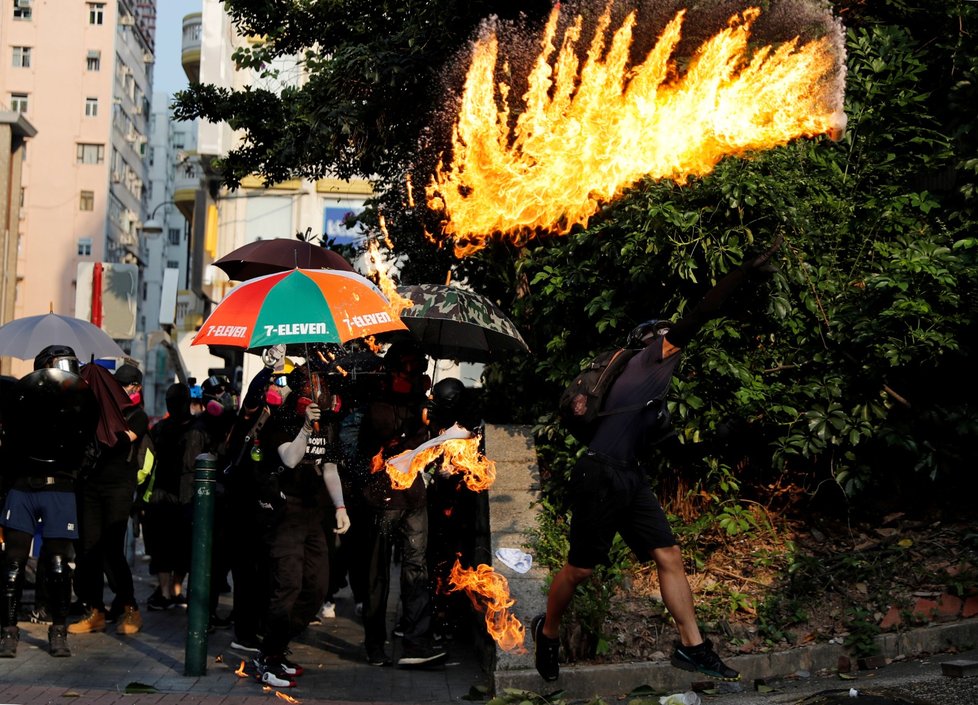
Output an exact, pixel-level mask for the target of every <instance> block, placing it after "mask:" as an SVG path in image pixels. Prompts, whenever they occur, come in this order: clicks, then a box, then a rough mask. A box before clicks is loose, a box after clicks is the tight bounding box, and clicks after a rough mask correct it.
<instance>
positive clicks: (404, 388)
mask: <svg viewBox="0 0 978 705" xmlns="http://www.w3.org/2000/svg"><path fill="white" fill-rule="evenodd" d="M413 387H414V385H412V384H411V379H410V378H409V377H408V376H407V375H403V374H400V373H395V374H394V376H393V379H391V391H392V392H394V394H410V393H411V389H412V388H413Z"/></svg>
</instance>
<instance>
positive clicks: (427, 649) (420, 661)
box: [397, 643, 448, 666]
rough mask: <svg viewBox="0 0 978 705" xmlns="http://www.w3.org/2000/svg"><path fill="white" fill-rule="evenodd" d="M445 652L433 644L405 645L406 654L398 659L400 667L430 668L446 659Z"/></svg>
mask: <svg viewBox="0 0 978 705" xmlns="http://www.w3.org/2000/svg"><path fill="white" fill-rule="evenodd" d="M447 655H448V654H446V653H445V650H444V649H442V648H440V647H438V646H433V645H431V644H426V643H421V644H405V645H404V653H403V654H402V655H401V658H399V659H397V665H398V666H428V665H431V664H433V663H437V662H438V661H441V660H442V659H444V658H445V657H446V656H447Z"/></svg>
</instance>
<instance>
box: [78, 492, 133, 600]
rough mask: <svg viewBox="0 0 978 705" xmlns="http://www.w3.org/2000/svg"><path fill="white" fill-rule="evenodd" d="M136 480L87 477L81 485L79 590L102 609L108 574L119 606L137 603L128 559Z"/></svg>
mask: <svg viewBox="0 0 978 705" xmlns="http://www.w3.org/2000/svg"><path fill="white" fill-rule="evenodd" d="M135 490H136V484H135V478H133V481H132V482H120V483H101V482H92V481H91V480H89V481H83V482H81V483H80V485H79V487H78V491H77V493H76V496H77V497H78V555H77V556H76V559H75V560H76V565H75V593H76V594H77V595H78V598H79V599H80V600H81V601H82V602H83V603H84V604H85V605H87V606H89V607H94V608H96V609H99V610H101V609H102V608H103V607H104V603H103V596H102V593H103V591H104V589H105V575H106V574H108V575H109V576H110V585H111V586H112V589H113V590H115V599H114V600H113V601H112V604H113V606H115V607H116V608H120V609H121V608H122V607H127V606H130V607H135V606H136V597H135V594H134V591H133V584H132V570H130V568H129V561H128V560H127V559H126V529H127V528H128V526H129V517H130V515H131V513H132V505H133V493H134V492H135Z"/></svg>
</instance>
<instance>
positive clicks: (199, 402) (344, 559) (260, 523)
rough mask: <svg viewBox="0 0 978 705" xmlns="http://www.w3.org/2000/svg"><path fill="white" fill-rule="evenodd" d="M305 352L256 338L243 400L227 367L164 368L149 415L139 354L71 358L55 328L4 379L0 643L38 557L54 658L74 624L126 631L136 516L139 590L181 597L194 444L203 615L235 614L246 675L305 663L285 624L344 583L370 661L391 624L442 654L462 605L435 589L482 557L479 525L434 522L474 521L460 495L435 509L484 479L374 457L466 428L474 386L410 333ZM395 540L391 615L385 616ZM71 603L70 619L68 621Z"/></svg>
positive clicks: (132, 626)
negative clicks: (155, 411) (377, 348)
mask: <svg viewBox="0 0 978 705" xmlns="http://www.w3.org/2000/svg"><path fill="white" fill-rule="evenodd" d="M305 352H306V353H307V357H305V358H304V362H302V364H297V360H298V358H297V359H296V360H293V359H290V358H288V357H286V356H285V348H284V347H283V346H276V347H273V348H267V349H266V350H265V351H264V353H263V355H262V360H263V362H264V367H263V369H262V370H261V371H260V372H259V373H258V374H257V375H256V376H255V377H254V379H252V380H251V381H250V384H249V385H248V389H247V390H246V393H245V394H244V395H243V396H242V398H241V401H240V404H239V403H237V399H236V397H235V395H234V390H232V388H231V385H230V383H229V382H228V380H226V379H224V378H220V377H211V378H208V380H206V381H205V382H204V383H203V384H202V385H200V386H199V387H191V386H189V385H187V384H182V383H177V384H173V385H171V386H170V387H169V389H167V391H166V415H165V416H164V417H163V418H162V419H160V420H159V421H157V422H156V423H155V424H153V425H152V426H151V425H150V422H149V419H148V417H147V415H146V413H145V411H144V409H143V404H142V400H141V387H142V381H143V379H142V374H141V372H140V370H139V369H138V368H137V367H136V366H134V365H132V364H123V365H121V366H120V367H118V369H116V371H115V372H114V374H113V373H111V372H109V371H108V370H107V369H105V368H103V367H99V365H98V364H96V363H91V364H88V365H84V366H81V365H79V362H78V360H77V358H76V356H75V354H74V351H73V350H72V349H71V348H68V347H66V346H50V347H49V348H46V349H45V350H44V351H42V352H41V353H40V354H39V355H38V356H37V358H36V359H35V362H34V368H35V370H34V372H32V373H30V374H29V375H26V376H25V377H24V378H22V379H20V380H17V379H13V378H4V379H3V384H2V386H0V431H2V435H0V454H2V457H0V479H2V483H0V499H2V501H3V514H2V515H0V530H2V532H3V534H2V538H3V542H4V551H3V553H2V558H0V578H2V580H3V585H2V593H0V600H2V603H0V608H2V609H0V620H2V621H0V628H2V631H0V657H3V658H12V657H15V656H16V653H17V645H18V641H19V628H18V626H17V624H18V620H19V619H21V618H22V616H21V605H20V603H21V599H22V593H23V589H24V583H25V579H26V577H27V573H28V568H29V567H30V566H31V564H33V565H34V566H35V571H36V576H35V608H34V611H33V612H32V613H31V618H32V620H33V621H50V623H51V626H50V628H49V651H50V653H51V655H52V656H61V657H64V656H70V655H71V650H70V648H69V646H68V635H69V634H72V635H81V634H86V633H92V632H100V631H104V630H105V629H106V628H107V625H108V624H114V625H115V630H116V632H117V633H119V634H122V635H133V634H137V633H138V632H139V631H140V630H141V629H142V626H143V620H142V616H141V614H140V605H138V604H137V601H136V598H135V592H134V588H133V576H132V573H131V569H130V565H129V561H128V560H127V542H128V541H129V539H130V537H131V536H132V534H133V532H134V530H135V531H141V533H142V537H143V540H144V545H145V549H146V554H147V556H148V558H149V566H148V569H149V573H150V574H151V576H153V577H154V578H155V580H156V587H155V590H154V591H153V593H152V594H151V595H150V596H149V598H148V600H147V601H146V602H145V603H144V605H143V606H144V607H145V608H146V609H149V610H169V609H173V608H179V607H185V606H186V604H187V601H186V597H185V587H186V586H187V585H189V583H190V582H191V581H192V580H193V577H194V576H193V575H191V574H190V569H191V564H190V552H191V542H192V522H193V490H194V488H193V479H194V469H195V466H196V463H197V462H198V457H199V456H201V455H202V454H210V456H211V457H213V458H214V459H215V461H216V467H217V468H218V473H217V474H218V489H217V491H216V493H215V512H214V517H213V524H212V526H211V527H210V530H211V531H212V536H213V552H212V561H213V564H212V570H211V576H212V584H211V585H210V586H209V588H210V589H209V594H210V596H211V604H210V612H211V614H210V620H211V621H210V627H211V629H212V630H213V629H215V628H222V627H233V629H234V632H233V639H232V641H231V648H232V649H237V650H241V651H246V652H251V653H252V654H253V664H254V666H255V670H256V675H257V677H258V678H259V680H261V681H262V682H263V683H265V684H267V685H271V686H273V687H289V686H292V685H295V682H296V681H295V679H296V677H297V676H299V675H301V674H302V667H301V666H300V665H299V664H296V663H294V662H293V661H291V660H290V659H289V658H288V656H289V653H290V651H289V644H290V642H291V640H292V639H293V638H295V637H296V636H297V635H298V634H299V633H300V632H301V631H302V630H304V629H305V628H306V627H307V626H308V625H309V624H310V623H315V622H317V621H321V620H323V619H328V618H330V617H333V616H335V606H334V604H333V602H334V600H335V593H336V592H338V591H339V590H340V589H341V588H342V587H344V586H345V585H347V584H348V585H349V586H350V590H351V592H352V595H353V599H354V601H355V603H356V608H355V609H356V614H357V616H361V617H362V619H363V624H364V643H365V650H366V657H367V661H368V663H370V664H371V665H375V666H385V665H391V664H392V663H394V661H393V660H392V658H391V657H390V656H389V655H388V650H387V648H386V645H387V644H389V643H391V642H390V635H391V628H392V627H393V635H394V636H395V637H397V638H400V639H401V640H402V645H401V648H400V649H399V657H398V659H397V661H396V663H397V665H398V666H401V667H411V666H419V665H428V664H434V663H438V662H440V661H442V660H444V659H445V657H446V651H445V648H444V642H445V639H444V636H445V633H446V630H450V629H451V628H452V624H453V620H457V619H458V615H457V614H454V613H453V610H454V608H453V607H452V606H451V605H450V604H449V603H448V602H447V601H446V598H445V596H444V594H443V593H444V592H445V591H444V589H443V587H444V584H445V583H446V582H447V572H448V569H449V568H450V563H451V562H453V561H454V559H455V558H456V557H460V558H461V559H463V560H464V561H467V562H469V563H471V562H472V561H473V560H475V555H474V554H475V551H476V549H475V548H474V547H475V546H476V545H477V543H478V542H477V541H475V540H474V534H475V532H477V531H479V530H483V531H485V532H486V533H487V527H482V529H479V528H478V527H473V526H468V525H466V526H464V527H462V526H456V525H454V524H452V525H447V524H446V522H449V524H451V522H452V521H455V522H458V521H463V522H471V521H472V514H473V513H472V512H469V511H466V512H457V513H454V516H455V517H456V519H454V520H452V519H450V517H452V516H453V513H452V512H451V511H447V512H446V511H445V509H446V507H447V506H448V505H451V504H452V503H453V502H467V503H477V502H480V501H484V500H485V493H484V492H483V493H473V492H470V491H468V490H467V489H466V488H465V486H464V484H462V483H460V482H459V481H458V478H451V477H447V476H442V477H437V476H436V475H435V474H433V473H421V474H419V475H418V476H417V478H416V479H415V481H414V484H412V485H411V486H410V487H409V488H407V489H406V490H398V489H394V488H393V487H392V485H391V483H390V481H389V478H388V476H387V474H386V473H384V472H372V471H371V463H372V461H373V459H374V458H375V457H377V456H378V455H379V456H381V457H383V458H389V457H391V456H394V455H396V454H398V453H401V452H404V451H406V450H410V449H413V448H415V447H417V446H418V445H419V444H421V443H423V442H425V441H427V440H429V439H431V438H432V437H434V436H436V435H437V434H438V433H439V432H441V431H443V430H444V429H446V428H448V427H449V426H451V425H452V424H455V423H457V422H461V423H462V424H463V425H465V426H466V428H468V429H469V430H470V431H472V432H475V431H478V427H479V424H480V421H479V418H478V414H477V413H474V412H473V411H472V404H471V398H470V396H468V394H467V393H468V392H469V391H470V390H467V389H465V388H464V386H463V385H462V384H461V382H459V381H458V380H455V379H449V380H443V381H442V382H439V384H437V385H435V386H434V388H433V389H432V388H431V383H430V379H429V377H428V376H427V374H426V370H427V367H428V360H427V358H426V357H425V356H424V354H423V353H422V351H421V349H420V348H419V347H418V346H417V345H416V344H415V343H413V342H408V341H399V342H395V343H393V344H391V345H390V346H389V348H388V350H387V352H386V354H384V355H383V356H380V355H377V354H374V353H372V352H370V351H369V350H366V349H364V350H357V351H355V353H351V352H350V351H349V350H345V349H342V348H339V347H338V346H311V347H310V349H309V350H307V351H305ZM338 355H339V356H340V357H339V358H337V356H338ZM345 355H353V357H351V358H350V359H348V360H344V358H343V356H345ZM344 365H346V366H347V367H353V368H354V369H353V370H352V371H348V370H346V369H344V368H343V366H344ZM95 368H98V369H95ZM39 419H45V420H46V423H44V424H43V426H42V425H41V424H39V423H38V420H39ZM147 456H148V457H147ZM429 485H430V487H429ZM478 495H481V498H479V497H477V496H478ZM429 505H430V506H429ZM472 506H475V504H472ZM429 512H431V516H432V518H431V519H429ZM460 517H464V518H463V519H460ZM460 529H461V531H460ZM460 536H464V537H467V538H464V539H460ZM460 541H461V542H460ZM256 549H257V550H256ZM32 556H36V560H35V561H32V560H31V557H32ZM395 557H396V559H397V560H398V561H399V563H400V565H399V574H400V604H399V606H398V607H399V609H397V610H396V611H397V612H398V613H399V620H398V621H397V623H396V626H395V625H392V624H389V623H388V619H387V615H388V597H389V593H390V583H391V568H392V559H393V558H395ZM72 567H73V571H72ZM229 576H230V584H231V585H232V586H233V588H232V611H231V613H230V614H228V615H225V616H222V615H220V614H219V613H218V609H217V607H218V597H219V595H220V594H221V593H222V592H226V591H227V589H228V587H229V586H228V577H229ZM106 585H107V586H108V588H109V591H110V592H111V593H112V600H111V602H110V603H108V605H109V606H106V602H107V601H106V599H105V597H104V594H105V587H106ZM72 593H74V595H75V598H76V599H75V601H74V602H72ZM73 607H74V608H75V609H74V610H73V609H72V608H73ZM464 607H465V605H463V606H462V609H464ZM72 612H75V613H76V614H77V616H78V619H77V620H76V621H73V622H72V623H70V624H69V623H68V621H69V616H70V614H71V613H72ZM73 638H74V637H73Z"/></svg>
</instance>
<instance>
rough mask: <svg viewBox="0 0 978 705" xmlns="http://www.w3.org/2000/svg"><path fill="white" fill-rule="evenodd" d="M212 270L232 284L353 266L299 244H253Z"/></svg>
mask: <svg viewBox="0 0 978 705" xmlns="http://www.w3.org/2000/svg"><path fill="white" fill-rule="evenodd" d="M214 266H215V267H217V268H218V269H220V270H222V271H223V272H224V273H225V274H227V275H228V278H229V279H233V280H234V281H246V280H248V279H254V278H255V277H260V276H263V275H265V274H275V273H276V272H287V271H288V270H290V269H296V268H297V267H298V268H300V269H340V270H343V271H346V272H352V271H354V270H353V266H352V265H351V264H350V263H349V262H347V261H346V260H345V259H343V256H342V255H340V254H339V253H337V252H334V251H333V250H329V249H327V248H325V247H320V246H319V245H314V244H312V243H311V242H305V241H303V240H295V239H291V240H290V239H286V238H275V239H272V240H256V241H255V242H250V243H248V244H247V245H245V246H243V247H239V248H238V249H236V250H233V251H232V252H229V253H228V254H226V255H224V256H223V257H221V258H220V259H219V260H217V261H216V262H214Z"/></svg>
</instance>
